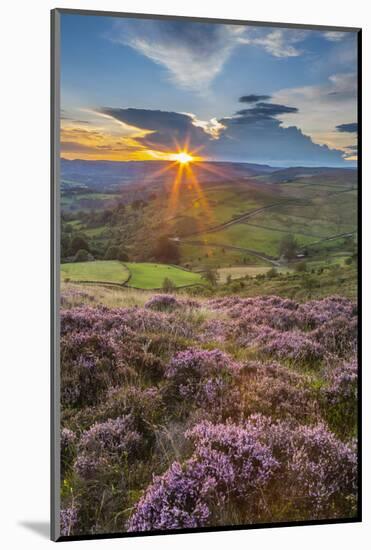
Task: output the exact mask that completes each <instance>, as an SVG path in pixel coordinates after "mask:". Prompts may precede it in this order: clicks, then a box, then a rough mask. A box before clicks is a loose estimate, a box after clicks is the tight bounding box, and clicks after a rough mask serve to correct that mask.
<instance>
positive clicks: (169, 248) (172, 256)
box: [154, 235, 180, 264]
mask: <svg viewBox="0 0 371 550" xmlns="http://www.w3.org/2000/svg"><path fill="white" fill-rule="evenodd" d="M154 256H155V258H156V260H157V261H159V262H164V263H173V264H177V263H178V262H179V259H180V255H179V248H178V245H177V244H176V243H175V242H174V241H172V240H170V238H169V237H168V236H166V235H163V236H162V237H160V238H159V239H158V240H157V244H156V247H155V250H154Z"/></svg>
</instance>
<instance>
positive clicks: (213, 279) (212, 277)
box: [202, 267, 219, 286]
mask: <svg viewBox="0 0 371 550" xmlns="http://www.w3.org/2000/svg"><path fill="white" fill-rule="evenodd" d="M202 278H203V279H205V280H206V281H207V282H208V283H210V284H211V286H215V285H216V284H217V282H218V279H219V273H218V272H217V271H216V269H212V268H211V267H208V268H207V269H206V271H204V273H203V274H202Z"/></svg>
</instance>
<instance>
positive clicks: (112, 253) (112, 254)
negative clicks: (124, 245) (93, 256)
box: [104, 246, 119, 260]
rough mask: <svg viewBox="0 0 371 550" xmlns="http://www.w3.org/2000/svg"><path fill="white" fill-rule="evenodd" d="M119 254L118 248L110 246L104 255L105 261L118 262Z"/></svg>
mask: <svg viewBox="0 0 371 550" xmlns="http://www.w3.org/2000/svg"><path fill="white" fill-rule="evenodd" d="M118 253H119V249H118V247H117V246H109V247H108V248H107V250H106V253H105V255H104V259H105V260H116V259H117V256H118Z"/></svg>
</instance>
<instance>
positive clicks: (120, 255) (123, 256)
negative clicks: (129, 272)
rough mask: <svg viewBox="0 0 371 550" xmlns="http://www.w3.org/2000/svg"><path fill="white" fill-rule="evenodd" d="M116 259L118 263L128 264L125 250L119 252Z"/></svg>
mask: <svg viewBox="0 0 371 550" xmlns="http://www.w3.org/2000/svg"><path fill="white" fill-rule="evenodd" d="M117 259H118V260H119V261H120V262H128V261H129V256H128V254H127V252H126V251H125V250H119V252H118V254H117Z"/></svg>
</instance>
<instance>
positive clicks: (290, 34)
mask: <svg viewBox="0 0 371 550" xmlns="http://www.w3.org/2000/svg"><path fill="white" fill-rule="evenodd" d="M307 36H308V31H299V30H293V29H274V30H272V31H268V32H266V31H261V30H257V31H255V33H254V35H253V36H251V37H249V36H248V37H246V38H245V37H241V38H240V42H241V43H243V44H251V45H254V46H260V47H261V48H263V50H265V51H266V52H267V53H269V54H271V55H273V56H274V57H297V56H298V55H301V53H302V51H301V50H300V49H299V48H297V46H296V45H297V44H298V43H299V42H302V41H303V40H305V38H307Z"/></svg>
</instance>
